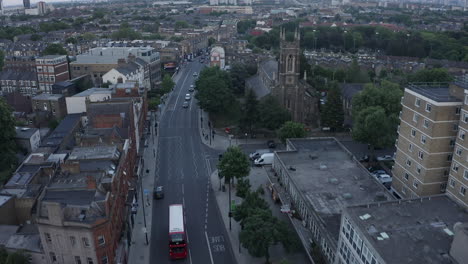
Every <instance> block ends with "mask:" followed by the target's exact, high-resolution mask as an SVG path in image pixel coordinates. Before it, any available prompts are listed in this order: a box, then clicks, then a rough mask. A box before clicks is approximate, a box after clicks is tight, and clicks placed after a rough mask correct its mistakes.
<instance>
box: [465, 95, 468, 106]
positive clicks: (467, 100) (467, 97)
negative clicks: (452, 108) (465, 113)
mask: <svg viewBox="0 0 468 264" xmlns="http://www.w3.org/2000/svg"><path fill="white" fill-rule="evenodd" d="M465 104H468V95H465Z"/></svg>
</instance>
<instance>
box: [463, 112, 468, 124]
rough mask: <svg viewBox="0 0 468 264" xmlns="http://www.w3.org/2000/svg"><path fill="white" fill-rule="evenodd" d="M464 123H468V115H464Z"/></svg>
mask: <svg viewBox="0 0 468 264" xmlns="http://www.w3.org/2000/svg"><path fill="white" fill-rule="evenodd" d="M463 122H465V123H468V114H467V113H463Z"/></svg>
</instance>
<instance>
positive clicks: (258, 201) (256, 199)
mask: <svg viewBox="0 0 468 264" xmlns="http://www.w3.org/2000/svg"><path fill="white" fill-rule="evenodd" d="M268 209H269V206H268V203H267V202H266V201H265V200H264V199H262V198H261V197H260V196H259V193H258V192H251V191H250V190H249V191H247V193H246V195H245V197H244V200H243V201H242V203H241V204H240V205H238V206H236V209H235V210H234V212H233V217H234V220H236V221H237V222H239V224H240V225H241V227H242V228H243V227H244V221H245V219H247V217H249V216H251V215H253V214H254V213H255V212H258V211H261V210H268Z"/></svg>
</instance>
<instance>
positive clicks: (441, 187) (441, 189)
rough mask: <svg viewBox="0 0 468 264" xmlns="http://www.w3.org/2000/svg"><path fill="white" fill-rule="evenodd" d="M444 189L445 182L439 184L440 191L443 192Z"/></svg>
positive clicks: (445, 187)
mask: <svg viewBox="0 0 468 264" xmlns="http://www.w3.org/2000/svg"><path fill="white" fill-rule="evenodd" d="M445 189H447V183H442V184H440V192H445Z"/></svg>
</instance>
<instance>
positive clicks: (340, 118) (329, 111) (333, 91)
mask: <svg viewBox="0 0 468 264" xmlns="http://www.w3.org/2000/svg"><path fill="white" fill-rule="evenodd" d="M342 102H343V101H342V98H341V90H340V88H339V87H338V84H337V83H336V82H334V83H333V84H332V85H331V87H330V89H329V91H328V96H327V102H326V103H325V105H324V107H323V111H322V114H321V117H322V126H323V127H329V128H330V129H331V130H332V131H337V130H340V129H342V128H343V122H344V112H343V103H342Z"/></svg>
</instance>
